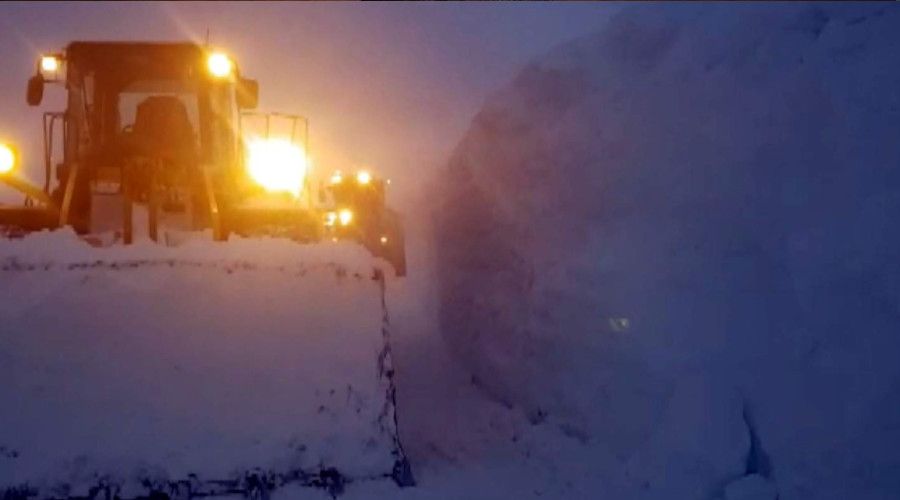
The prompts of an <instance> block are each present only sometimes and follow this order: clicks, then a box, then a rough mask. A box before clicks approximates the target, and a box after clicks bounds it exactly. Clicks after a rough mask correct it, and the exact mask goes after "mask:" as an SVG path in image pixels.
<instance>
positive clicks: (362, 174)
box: [356, 170, 372, 184]
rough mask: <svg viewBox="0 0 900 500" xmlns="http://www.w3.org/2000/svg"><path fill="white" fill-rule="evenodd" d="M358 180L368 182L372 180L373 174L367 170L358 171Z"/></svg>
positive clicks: (361, 182)
mask: <svg viewBox="0 0 900 500" xmlns="http://www.w3.org/2000/svg"><path fill="white" fill-rule="evenodd" d="M356 182H358V183H360V184H368V183H370V182H372V174H370V173H369V172H367V171H365V170H360V171H359V172H357V173H356Z"/></svg>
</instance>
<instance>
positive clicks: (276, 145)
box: [247, 138, 308, 196]
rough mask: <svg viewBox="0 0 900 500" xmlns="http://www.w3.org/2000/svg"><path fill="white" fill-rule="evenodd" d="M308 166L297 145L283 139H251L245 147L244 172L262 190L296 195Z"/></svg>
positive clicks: (301, 187)
mask: <svg viewBox="0 0 900 500" xmlns="http://www.w3.org/2000/svg"><path fill="white" fill-rule="evenodd" d="M307 169H308V163H307V158H306V155H305V154H304V153H303V150H302V149H300V147H299V146H297V145H296V144H293V143H292V142H291V141H289V140H287V139H262V138H259V139H252V140H250V142H249V143H248V144H247V173H248V174H249V175H250V178H251V179H253V181H254V182H255V183H257V184H259V185H260V186H261V187H262V188H264V189H265V190H266V191H272V192H287V193H291V194H292V195H294V196H300V192H301V191H302V189H303V182H304V181H305V179H306V171H307Z"/></svg>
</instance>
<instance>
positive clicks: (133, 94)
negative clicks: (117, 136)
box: [118, 81, 200, 147]
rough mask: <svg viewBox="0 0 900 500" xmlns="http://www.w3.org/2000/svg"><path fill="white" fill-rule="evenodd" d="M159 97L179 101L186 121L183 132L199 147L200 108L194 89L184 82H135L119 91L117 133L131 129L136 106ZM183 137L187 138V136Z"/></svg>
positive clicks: (135, 115)
mask: <svg viewBox="0 0 900 500" xmlns="http://www.w3.org/2000/svg"><path fill="white" fill-rule="evenodd" d="M159 97H168V98H170V99H173V100H177V102H178V103H180V107H181V108H183V110H184V113H183V114H184V115H186V117H187V121H188V124H185V126H184V127H183V128H184V133H188V134H190V140H191V142H193V143H194V144H195V145H196V146H198V147H199V145H200V136H199V131H200V109H199V103H198V102H197V93H196V91H195V90H194V89H191V88H187V86H186V85H185V84H184V82H166V81H157V82H136V83H134V84H132V85H130V86H129V87H127V88H126V89H124V90H123V91H122V92H121V93H119V102H118V115H119V133H122V132H128V131H132V130H133V129H134V125H135V120H136V119H137V115H138V107H139V106H140V105H142V104H144V103H147V102H149V101H150V100H151V98H159ZM188 125H189V126H188ZM183 139H184V140H187V139H188V138H187V137H185V138H183Z"/></svg>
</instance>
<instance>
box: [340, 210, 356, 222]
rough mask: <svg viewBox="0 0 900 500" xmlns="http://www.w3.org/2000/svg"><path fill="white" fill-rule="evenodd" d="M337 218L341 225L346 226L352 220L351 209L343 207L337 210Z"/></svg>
mask: <svg viewBox="0 0 900 500" xmlns="http://www.w3.org/2000/svg"><path fill="white" fill-rule="evenodd" d="M338 220H340V221H341V225H342V226H348V225H350V223H351V222H353V211H352V210H350V209H348V208H345V209H343V210H341V211H340V212H338Z"/></svg>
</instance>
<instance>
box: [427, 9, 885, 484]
mask: <svg viewBox="0 0 900 500" xmlns="http://www.w3.org/2000/svg"><path fill="white" fill-rule="evenodd" d="M898 26H900V10H898V9H896V8H894V7H893V6H890V5H835V4H826V5H816V4H800V5H789V4H777V5H775V4H766V5H746V4H739V5H736V4H722V5H716V6H709V5H703V6H696V5H656V4H655V5H652V6H651V5H643V6H638V7H634V8H631V9H629V10H628V11H626V12H624V13H623V14H622V15H620V16H619V17H618V18H617V19H615V20H613V21H612V22H611V23H610V25H609V27H608V28H607V29H605V30H604V31H602V32H601V33H598V34H596V35H594V36H590V37H586V38H583V39H580V40H577V41H575V42H573V43H570V44H567V45H565V46H562V47H559V48H557V49H556V50H554V51H553V52H551V53H549V54H548V55H547V56H545V57H543V58H542V59H540V60H538V61H536V62H535V63H533V64H531V65H529V66H528V67H527V68H526V69H525V70H524V71H523V72H522V73H521V74H520V75H519V77H518V78H517V79H516V80H515V81H514V82H512V84H511V85H510V86H509V87H508V88H506V89H504V90H502V91H501V92H499V93H497V94H496V95H495V96H493V97H492V98H491V99H490V100H489V101H488V102H487V104H486V105H485V106H484V108H483V109H482V111H481V112H480V113H479V114H478V116H477V117H476V118H475V120H474V121H473V124H472V127H471V129H470V131H469V132H468V134H467V135H466V137H465V138H464V140H463V141H462V142H461V143H460V145H459V147H458V149H457V150H456V152H455V154H454V156H453V158H452V159H451V162H450V165H449V169H448V171H447V174H446V177H445V179H444V182H443V183H442V184H441V185H442V189H444V192H443V193H442V194H443V203H442V204H441V206H440V209H439V210H438V211H437V213H436V217H437V237H438V252H439V256H438V272H439V274H440V276H439V279H440V281H441V294H442V309H441V322H442V330H443V332H444V335H445V337H446V338H447V339H448V341H449V343H450V345H451V346H452V347H453V349H454V351H455V352H456V353H457V355H458V357H459V358H460V359H461V360H463V361H464V362H465V363H466V364H467V366H468V367H469V369H470V370H471V371H472V372H473V374H474V375H475V376H476V377H477V379H478V381H479V383H480V384H481V385H482V386H484V387H485V388H486V390H488V391H489V392H491V393H492V394H493V395H494V396H495V397H496V398H498V399H499V400H502V401H505V402H507V403H509V404H512V405H516V406H519V407H522V408H524V409H525V411H526V412H527V413H528V414H529V416H530V417H531V418H532V419H533V420H534V421H545V422H550V423H553V424H556V425H558V426H559V427H560V428H561V429H562V430H563V431H564V432H565V433H566V434H567V435H568V436H573V437H575V438H577V439H580V440H581V441H582V442H584V443H585V445H586V446H590V447H592V448H593V449H595V450H596V453H598V454H605V455H607V456H612V457H615V458H616V460H617V461H618V463H619V464H622V467H624V470H626V471H628V475H627V476H626V477H627V479H626V480H625V481H624V482H625V484H623V485H622V486H621V487H622V488H623V490H622V491H621V494H619V495H618V496H617V498H630V497H651V498H652V497H653V496H654V495H657V494H658V493H659V492H664V491H665V490H666V489H668V488H674V490H673V491H678V492H679V494H678V495H675V496H676V497H678V498H709V497H710V496H711V495H718V496H725V495H727V497H728V498H732V497H738V496H740V495H742V494H743V493H741V491H744V490H742V489H741V487H740V486H739V485H740V484H742V483H736V484H738V486H731V487H728V484H729V483H730V482H731V481H735V480H739V481H743V480H740V479H739V478H740V477H741V476H743V475H745V474H747V475H753V476H761V477H763V478H764V479H765V480H766V481H771V482H772V484H773V485H774V487H775V488H777V495H778V498H782V499H800V498H818V499H827V498H835V499H838V498H893V497H896V496H898V495H900V453H897V451H896V450H897V444H898V443H900V405H897V404H896V401H897V400H898V397H900V364H898V363H897V353H898V352H900V337H898V335H897V331H898V329H900V309H898V303H900V261H898V260H897V258H896V256H897V255H900V237H898V236H897V235H896V234H897V232H896V227H895V226H896V220H897V217H898V216H900V170H898V168H897V165H898V164H900V141H897V137H900V65H898V64H897V54H900V30H898ZM686 374H690V375H686ZM696 377H700V379H701V380H702V379H707V380H708V381H709V382H710V384H709V385H708V386H706V387H705V386H704V384H698V383H695V382H691V381H692V380H696ZM713 382H714V383H713ZM686 388H689V389H686ZM739 431H740V432H739ZM739 434H743V435H742V436H741V435H739ZM602 463H616V462H615V461H614V462H608V461H603V462H602ZM601 469H602V467H600V466H598V471H597V473H598V474H605V475H607V476H609V477H611V478H615V477H617V476H618V473H619V469H609V468H607V469H603V470H601ZM650 470H655V472H654V473H653V474H651V476H655V477H648V475H647V474H648V472H647V471H650ZM657 490H658V491H657ZM766 494H768V493H764V494H762V495H763V497H765V495H766Z"/></svg>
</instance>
